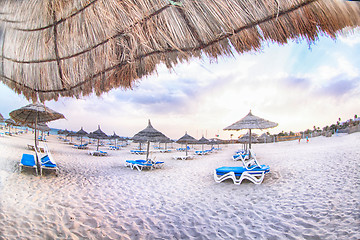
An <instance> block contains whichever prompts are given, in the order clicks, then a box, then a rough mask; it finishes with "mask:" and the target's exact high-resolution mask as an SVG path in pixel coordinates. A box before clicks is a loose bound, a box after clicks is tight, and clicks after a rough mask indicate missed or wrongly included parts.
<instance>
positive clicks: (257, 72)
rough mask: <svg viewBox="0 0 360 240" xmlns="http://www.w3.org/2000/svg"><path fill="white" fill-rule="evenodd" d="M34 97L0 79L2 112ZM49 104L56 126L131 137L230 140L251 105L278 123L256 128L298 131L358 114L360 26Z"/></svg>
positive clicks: (189, 65)
mask: <svg viewBox="0 0 360 240" xmlns="http://www.w3.org/2000/svg"><path fill="white" fill-rule="evenodd" d="M27 104H29V102H28V101H27V100H26V99H25V98H24V97H23V96H21V95H17V94H16V93H14V92H13V91H12V90H11V89H9V88H8V87H7V86H5V85H4V84H2V83H0V113H1V114H2V115H3V116H4V117H5V118H8V117H9V116H8V114H9V112H11V111H12V110H15V109H17V108H20V107H22V106H24V105H27ZM45 104H46V106H48V107H50V108H51V109H54V110H56V111H58V112H61V113H63V114H64V115H65V117H66V119H65V120H57V121H54V122H50V123H48V125H49V126H50V127H52V128H61V129H68V130H74V131H78V130H79V129H80V127H83V128H84V130H85V131H88V132H91V131H95V130H96V129H97V127H98V125H100V126H101V129H102V130H103V131H104V132H105V133H107V134H112V133H113V132H114V131H115V132H116V133H117V134H118V135H120V136H128V137H132V136H133V135H134V134H136V133H137V132H139V131H140V130H142V129H144V128H145V127H146V126H147V122H148V119H150V120H151V123H152V125H153V127H154V128H155V129H157V130H159V131H161V132H163V133H164V134H165V135H166V136H168V137H170V138H172V139H178V138H180V137H182V136H183V135H184V134H185V132H187V133H188V134H190V135H191V136H193V137H195V138H197V139H199V138H201V137H202V136H205V137H207V138H213V137H215V136H216V135H219V136H220V138H223V139H229V138H230V134H234V137H237V136H239V135H240V134H244V133H246V130H242V131H239V132H235V131H223V129H224V128H225V127H227V126H229V125H231V124H232V123H234V122H236V121H238V120H240V119H241V118H243V117H244V116H245V115H247V114H248V112H249V111H250V110H251V111H252V113H253V114H254V115H256V116H259V117H262V118H265V119H268V120H270V121H273V122H276V123H278V124H279V125H278V126H277V127H276V128H273V129H268V130H263V131H260V130H259V131H255V132H256V133H258V134H262V133H263V132H267V131H269V132H270V133H279V132H281V131H285V132H289V131H293V132H299V131H304V130H306V129H313V126H316V127H320V128H322V127H325V126H327V125H331V124H333V123H336V121H337V120H338V118H341V119H342V121H345V120H347V119H350V118H353V117H354V115H355V114H357V115H360V29H359V28H358V29H356V30H355V31H353V32H351V33H350V34H347V35H346V36H340V37H338V38H337V39H336V40H333V39H331V38H329V37H326V36H322V37H320V38H319V39H318V40H317V41H316V42H315V43H311V44H309V43H308V42H307V41H306V40H297V41H290V42H289V43H288V44H286V45H278V44H275V43H263V48H262V50H261V51H260V52H249V53H245V54H241V55H238V54H235V55H234V56H233V57H220V58H219V59H217V61H210V60H208V59H206V58H205V59H203V60H199V59H192V60H191V61H190V62H188V63H183V64H179V65H177V66H176V67H175V68H174V69H173V70H171V71H170V70H168V69H167V68H166V67H165V66H163V65H160V66H159V67H158V71H157V74H153V75H151V76H148V77H145V78H142V79H141V80H140V81H138V82H137V83H136V84H135V87H134V88H133V90H125V91H124V90H121V89H116V90H112V91H110V92H108V93H105V94H103V95H102V96H100V97H97V96H95V95H91V96H88V97H83V98H82V99H72V98H60V99H59V100H58V101H57V102H55V101H49V102H46V103H45Z"/></svg>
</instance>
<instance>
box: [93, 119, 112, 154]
mask: <svg viewBox="0 0 360 240" xmlns="http://www.w3.org/2000/svg"><path fill="white" fill-rule="evenodd" d="M88 137H89V138H94V139H97V140H98V141H97V147H96V151H99V145H100V139H107V138H109V137H108V135H106V133H104V132H103V131H102V130H101V129H100V125H99V126H98V129H97V130H96V131H94V132H91V133H89V135H88Z"/></svg>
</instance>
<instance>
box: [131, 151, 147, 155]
mask: <svg viewBox="0 0 360 240" xmlns="http://www.w3.org/2000/svg"><path fill="white" fill-rule="evenodd" d="M130 153H131V154H137V155H141V154H145V153H146V151H145V150H130Z"/></svg>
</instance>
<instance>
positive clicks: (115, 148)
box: [109, 145, 120, 150]
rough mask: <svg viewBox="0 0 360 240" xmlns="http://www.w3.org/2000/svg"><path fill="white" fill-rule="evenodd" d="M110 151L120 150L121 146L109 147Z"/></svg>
mask: <svg viewBox="0 0 360 240" xmlns="http://www.w3.org/2000/svg"><path fill="white" fill-rule="evenodd" d="M109 149H110V150H120V147H119V146H111V145H110V146H109Z"/></svg>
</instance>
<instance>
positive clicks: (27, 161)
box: [19, 153, 38, 175]
mask: <svg viewBox="0 0 360 240" xmlns="http://www.w3.org/2000/svg"><path fill="white" fill-rule="evenodd" d="M19 166H20V172H21V171H22V169H23V168H24V167H26V168H33V169H35V171H36V175H38V169H37V166H36V161H35V156H34V155H32V154H26V153H24V154H23V155H22V157H21V160H20V164H19Z"/></svg>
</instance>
